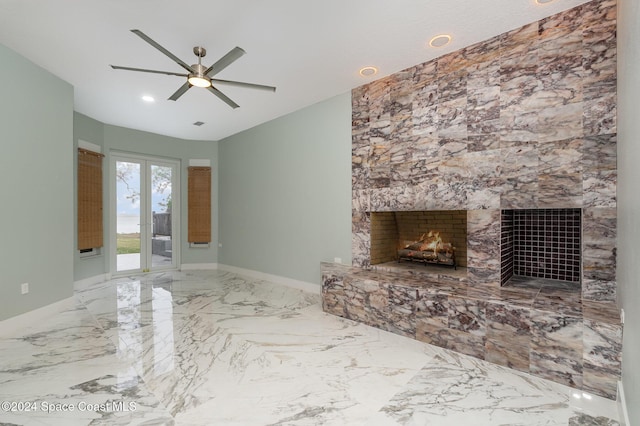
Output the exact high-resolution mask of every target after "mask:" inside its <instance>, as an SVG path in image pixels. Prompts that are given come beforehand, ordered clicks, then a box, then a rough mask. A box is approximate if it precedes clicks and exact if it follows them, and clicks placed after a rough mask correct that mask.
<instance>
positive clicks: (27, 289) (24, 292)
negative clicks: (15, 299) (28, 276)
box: [20, 283, 29, 294]
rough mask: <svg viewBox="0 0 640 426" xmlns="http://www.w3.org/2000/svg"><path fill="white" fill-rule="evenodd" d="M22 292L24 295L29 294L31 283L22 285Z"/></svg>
mask: <svg viewBox="0 0 640 426" xmlns="http://www.w3.org/2000/svg"><path fill="white" fill-rule="evenodd" d="M20 291H21V292H22V294H27V293H29V283H22V284H20Z"/></svg>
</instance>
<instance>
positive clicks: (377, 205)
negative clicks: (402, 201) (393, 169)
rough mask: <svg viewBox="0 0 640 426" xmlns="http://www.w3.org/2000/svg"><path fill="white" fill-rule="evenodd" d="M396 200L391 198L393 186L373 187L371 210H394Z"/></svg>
mask: <svg viewBox="0 0 640 426" xmlns="http://www.w3.org/2000/svg"><path fill="white" fill-rule="evenodd" d="M394 204H395V200H393V199H392V198H391V188H373V189H372V190H371V211H372V212H388V211H394V210H395V209H394V208H393V205H394Z"/></svg>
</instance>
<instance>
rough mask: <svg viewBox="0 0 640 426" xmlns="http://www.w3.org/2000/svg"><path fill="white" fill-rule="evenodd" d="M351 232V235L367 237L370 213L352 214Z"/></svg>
mask: <svg viewBox="0 0 640 426" xmlns="http://www.w3.org/2000/svg"><path fill="white" fill-rule="evenodd" d="M351 230H352V233H357V234H367V235H368V234H369V233H370V230H371V213H369V212H368V211H366V212H365V211H361V212H352V214H351Z"/></svg>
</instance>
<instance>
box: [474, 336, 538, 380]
mask: <svg viewBox="0 0 640 426" xmlns="http://www.w3.org/2000/svg"><path fill="white" fill-rule="evenodd" d="M530 340H531V339H530V337H529V336H522V335H519V334H510V333H501V334H500V335H497V336H487V340H486V343H485V355H484V359H485V360H486V361H489V362H492V363H494V364H498V365H503V366H505V367H509V368H513V369H514V370H518V371H523V372H525V373H528V372H529V344H530Z"/></svg>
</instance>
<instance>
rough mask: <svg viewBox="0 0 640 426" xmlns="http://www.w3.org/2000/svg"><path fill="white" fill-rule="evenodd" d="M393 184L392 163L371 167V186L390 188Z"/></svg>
mask: <svg viewBox="0 0 640 426" xmlns="http://www.w3.org/2000/svg"><path fill="white" fill-rule="evenodd" d="M390 185H391V164H389V163H387V164H379V165H377V166H373V167H371V169H370V175H369V187H370V188H388V187H389V186H390Z"/></svg>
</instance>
